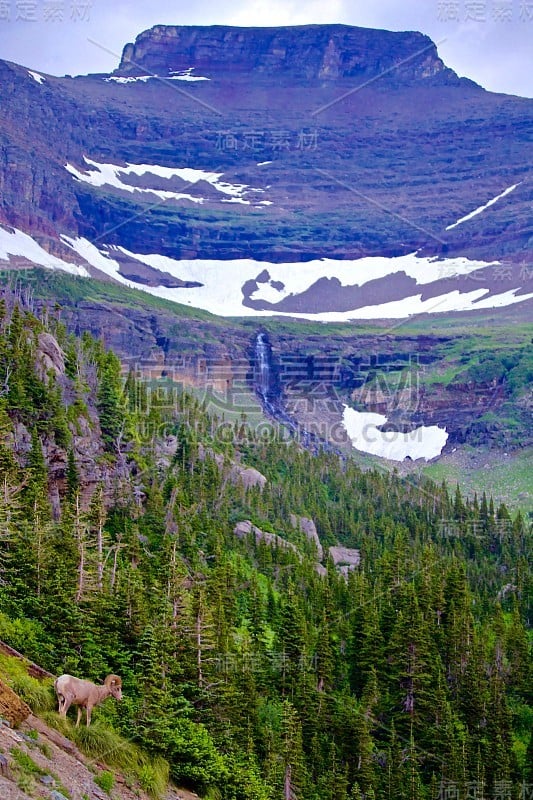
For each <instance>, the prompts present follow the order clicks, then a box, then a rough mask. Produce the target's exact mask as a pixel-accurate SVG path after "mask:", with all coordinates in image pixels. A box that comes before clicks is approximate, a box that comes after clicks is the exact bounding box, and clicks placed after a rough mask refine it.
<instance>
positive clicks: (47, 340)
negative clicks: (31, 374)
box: [36, 331, 65, 380]
mask: <svg viewBox="0 0 533 800" xmlns="http://www.w3.org/2000/svg"><path fill="white" fill-rule="evenodd" d="M36 367H37V370H38V375H39V377H40V378H41V380H44V379H45V378H46V376H47V375H48V373H49V371H50V370H52V372H53V373H54V375H55V376H57V375H63V373H64V372H65V355H64V353H63V351H62V349H61V347H60V346H59V343H58V341H57V339H56V338H55V336H52V334H51V333H46V332H44V331H43V332H42V333H40V334H39V338H38V346H37V355H36Z"/></svg>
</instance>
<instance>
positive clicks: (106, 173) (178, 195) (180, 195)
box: [65, 156, 264, 205]
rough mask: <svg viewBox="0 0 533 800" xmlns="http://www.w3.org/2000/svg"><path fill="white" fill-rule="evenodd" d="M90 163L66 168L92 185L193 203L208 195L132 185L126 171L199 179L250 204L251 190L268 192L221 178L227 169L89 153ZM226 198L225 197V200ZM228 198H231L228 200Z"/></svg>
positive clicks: (192, 181)
mask: <svg viewBox="0 0 533 800" xmlns="http://www.w3.org/2000/svg"><path fill="white" fill-rule="evenodd" d="M83 158H84V161H85V163H86V164H88V165H89V167H93V169H89V170H87V171H86V172H80V170H78V169H77V168H76V167H74V166H73V165H72V164H68V163H67V164H65V169H66V170H67V171H68V172H70V174H71V175H73V176H74V178H76V180H79V181H83V182H84V183H89V184H90V185H91V186H96V187H101V186H113V187H114V188H115V189H122V190H123V191H125V192H140V193H142V194H154V195H156V196H157V197H160V198H161V199H162V200H171V199H172V200H183V199H185V200H190V201H191V202H193V203H200V204H201V203H204V202H206V199H205V198H204V197H196V196H193V195H191V194H188V193H184V192H173V191H167V190H166V189H152V188H147V187H145V186H132V185H131V184H128V183H124V182H123V181H122V180H121V176H123V175H138V176H141V175H154V176H155V177H157V178H164V179H166V180H170V179H171V178H180V179H181V180H182V181H185V182H186V183H188V184H189V186H193V185H194V184H196V183H198V182H199V181H205V182H206V183H209V184H210V185H211V186H212V187H213V188H214V189H216V190H217V192H220V193H221V194H223V195H228V196H230V197H231V198H232V199H231V200H230V201H229V202H234V203H243V204H245V205H250V201H249V200H246V199H245V198H244V195H245V194H248V193H249V192H261V193H263V192H264V189H253V188H252V187H250V186H248V185H246V184H243V183H240V184H233V183H227V182H226V181H221V180H220V179H221V178H222V176H223V175H224V173H223V172H206V170H203V169H193V168H191V167H161V166H159V165H158V164H127V166H125V167H120V166H118V165H117V164H101V163H99V162H97V161H93V160H92V159H90V158H87V157H86V156H84V157H83ZM223 202H224V201H223ZM225 202H228V201H227V200H226V201H225Z"/></svg>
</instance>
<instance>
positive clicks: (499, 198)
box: [446, 181, 521, 231]
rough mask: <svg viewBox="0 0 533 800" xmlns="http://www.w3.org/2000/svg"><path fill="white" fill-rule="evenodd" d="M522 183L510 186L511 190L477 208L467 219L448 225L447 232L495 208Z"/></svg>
mask: <svg viewBox="0 0 533 800" xmlns="http://www.w3.org/2000/svg"><path fill="white" fill-rule="evenodd" d="M520 183H521V181H520ZM520 183H515V184H513V186H509V188H507V189H505V190H504V191H503V192H502V193H501V194H498V195H496V197H493V198H492V200H489V202H488V203H485V205H483V206H479V208H476V209H474V211H471V212H470V214H467V215H466V216H465V217H461V219H458V220H457V222H454V223H453V225H448V227H447V228H446V230H447V231H451V230H452V228H456V227H457V226H458V225H462V223H463V222H467V221H468V220H469V219H472V217H477V215H478V214H481V212H482V211H485V209H486V208H490V206H493V205H494V203H496V202H498V200H501V198H502V197H506V196H507V195H508V194H511V192H514V190H515V189H516V187H517V186H520Z"/></svg>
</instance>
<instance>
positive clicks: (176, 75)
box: [104, 67, 211, 84]
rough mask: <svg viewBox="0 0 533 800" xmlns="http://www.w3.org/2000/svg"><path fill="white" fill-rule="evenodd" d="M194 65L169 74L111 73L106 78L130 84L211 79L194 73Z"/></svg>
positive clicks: (110, 81) (106, 80)
mask: <svg viewBox="0 0 533 800" xmlns="http://www.w3.org/2000/svg"><path fill="white" fill-rule="evenodd" d="M193 69H194V67H189V69H186V70H169V74H168V75H135V76H133V75H130V76H127V77H126V76H122V75H110V76H109V77H108V78H104V81H105V82H106V83H119V84H128V83H139V82H140V83H146V81H151V80H162V81H190V82H191V81H210V80H211V78H204V77H203V76H202V75H192V71H193Z"/></svg>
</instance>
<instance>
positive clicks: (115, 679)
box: [104, 675, 122, 700]
mask: <svg viewBox="0 0 533 800" xmlns="http://www.w3.org/2000/svg"><path fill="white" fill-rule="evenodd" d="M104 684H105V685H106V686H107V688H108V689H109V691H110V692H111V696H112V697H114V698H115V700H122V679H121V678H119V676H118V675H108V676H107V678H106V679H105V681H104Z"/></svg>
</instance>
